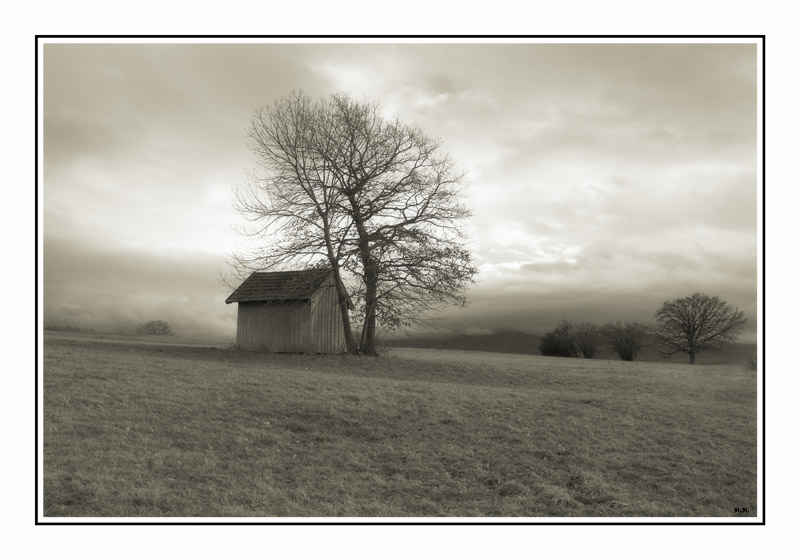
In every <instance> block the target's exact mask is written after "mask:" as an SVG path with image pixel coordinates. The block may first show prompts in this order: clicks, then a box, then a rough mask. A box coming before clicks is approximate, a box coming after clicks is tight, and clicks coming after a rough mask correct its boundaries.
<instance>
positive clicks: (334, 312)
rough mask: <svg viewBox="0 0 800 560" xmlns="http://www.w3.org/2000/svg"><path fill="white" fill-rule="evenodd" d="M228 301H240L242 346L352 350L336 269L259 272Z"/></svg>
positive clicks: (238, 337) (238, 334)
mask: <svg viewBox="0 0 800 560" xmlns="http://www.w3.org/2000/svg"><path fill="white" fill-rule="evenodd" d="M225 303H238V304H239V309H238V319H237V323H236V345H237V346H238V347H239V348H242V349H247V350H268V351H271V352H305V353H309V354H313V353H320V354H335V353H341V352H344V351H345V350H346V347H345V342H344V329H343V327H342V315H341V311H340V309H339V304H338V296H337V293H336V284H335V281H334V279H333V272H332V271H331V270H325V269H311V270H296V271H289V272H254V273H253V274H251V275H250V276H249V277H248V278H247V279H246V280H245V281H244V282H242V285H241V286H239V287H238V288H236V290H235V291H234V292H233V293H232V294H231V295H230V296H229V297H228V299H226V300H225Z"/></svg>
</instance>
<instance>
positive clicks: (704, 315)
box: [654, 293, 747, 364]
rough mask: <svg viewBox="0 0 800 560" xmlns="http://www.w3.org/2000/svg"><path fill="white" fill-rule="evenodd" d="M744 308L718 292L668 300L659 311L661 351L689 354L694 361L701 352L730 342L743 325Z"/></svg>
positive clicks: (667, 353)
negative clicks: (722, 298)
mask: <svg viewBox="0 0 800 560" xmlns="http://www.w3.org/2000/svg"><path fill="white" fill-rule="evenodd" d="M746 321H747V319H746V318H745V316H744V312H742V311H741V310H739V309H738V308H735V307H732V306H731V305H730V304H729V303H727V302H725V301H723V300H721V299H720V298H718V297H716V296H713V297H712V296H709V295H707V294H701V293H695V294H693V295H691V296H689V297H685V298H679V299H674V300H671V301H665V302H664V304H663V305H662V306H661V308H659V310H658V311H656V323H657V324H656V327H655V329H654V333H655V335H656V338H657V340H658V344H659V350H658V351H659V354H661V355H662V356H663V357H667V358H668V357H670V356H672V355H673V354H678V353H683V354H688V356H689V363H690V364H694V363H695V357H696V356H697V354H698V353H700V352H703V351H705V350H721V349H724V348H727V347H728V346H730V344H731V343H732V342H733V341H734V340H736V338H737V337H738V335H739V333H741V331H742V329H743V328H744V324H745V322H746Z"/></svg>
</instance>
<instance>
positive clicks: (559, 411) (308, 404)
mask: <svg viewBox="0 0 800 560" xmlns="http://www.w3.org/2000/svg"><path fill="white" fill-rule="evenodd" d="M43 396H44V412H45V416H44V430H43V438H44V513H45V515H46V516H92V517H103V516H147V517H151V516H181V517H184V516H204V517H205V516H212V517H226V516H258V517H273V516H292V517H300V516H314V517H326V516H348V517H352V516H368V517H384V516H392V517H395V516H397V517H402V516H413V517H429V516H459V517H460V516H479V517H489V516H525V517H535V516H559V517H570V516H614V517H616V516H680V517H690V516H723V517H729V516H733V515H734V508H748V509H747V511H748V513H747V515H755V514H756V378H755V375H754V374H753V373H752V372H747V371H743V370H742V368H741V367H726V366H695V367H689V366H684V365H672V364H653V363H637V362H634V363H630V362H616V361H615V362H611V361H603V360H571V359H558V358H545V357H538V356H520V355H503V354H483V353H471V352H457V351H452V352H437V351H435V350H404V349H394V350H391V351H390V353H389V354H388V355H386V356H384V357H382V358H379V359H362V358H355V357H342V356H302V355H270V354H259V353H246V352H238V351H235V350H233V349H230V348H224V347H219V346H217V347H213V346H203V345H199V344H192V345H187V344H181V343H180V341H179V340H170V341H169V343H166V344H162V343H159V342H157V341H153V340H152V339H151V340H139V339H136V338H135V337H131V338H116V339H103V338H101V337H98V336H91V335H64V334H61V335H57V334H46V335H45V352H44V393H43Z"/></svg>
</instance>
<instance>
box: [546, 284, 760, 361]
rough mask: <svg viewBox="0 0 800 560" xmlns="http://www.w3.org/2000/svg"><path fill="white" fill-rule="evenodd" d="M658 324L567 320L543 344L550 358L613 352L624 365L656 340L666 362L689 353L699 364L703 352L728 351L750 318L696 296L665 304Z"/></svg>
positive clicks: (658, 313) (714, 299)
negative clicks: (677, 355)
mask: <svg viewBox="0 0 800 560" xmlns="http://www.w3.org/2000/svg"><path fill="white" fill-rule="evenodd" d="M655 318H656V322H655V324H654V325H645V324H644V323H638V322H631V321H629V322H625V323H622V322H619V321H617V322H615V323H606V324H604V325H602V326H601V325H597V324H595V323H591V322H587V321H583V322H575V323H573V322H570V321H566V320H564V321H561V323H559V325H558V326H557V327H556V328H554V329H553V330H551V331H549V332H547V333H546V334H545V335H544V337H543V338H542V340H541V342H540V344H539V350H540V351H541V353H542V355H544V356H557V357H563V358H590V359H592V358H597V357H598V356H599V354H600V352H601V351H602V349H604V348H605V349H608V350H610V351H611V352H612V353H613V354H615V355H616V356H618V357H619V359H621V360H624V361H628V362H631V361H634V360H635V359H636V357H637V356H638V355H639V353H640V352H641V351H642V350H643V349H644V348H645V345H646V344H647V343H648V340H653V341H654V344H655V346H656V348H657V350H658V353H659V354H660V355H661V356H662V357H665V358H668V357H670V356H672V355H674V354H680V353H682V354H686V355H687V356H688V357H689V363H690V364H694V363H695V359H696V356H697V354H698V353H700V352H703V351H707V350H724V349H725V348H728V347H729V346H730V345H731V344H732V343H733V342H734V341H735V340H736V338H737V337H738V336H739V334H740V333H741V331H742V330H743V328H744V325H745V322H746V318H745V316H744V313H743V312H742V311H741V310H739V309H738V308H735V307H733V306H731V305H730V304H728V303H727V302H725V301H723V300H722V299H720V298H718V297H716V296H713V297H712V296H709V295H707V294H701V293H695V294H692V295H691V296H688V297H684V298H678V299H674V300H670V301H665V302H664V303H663V304H662V305H661V307H660V308H659V309H658V311H656V313H655Z"/></svg>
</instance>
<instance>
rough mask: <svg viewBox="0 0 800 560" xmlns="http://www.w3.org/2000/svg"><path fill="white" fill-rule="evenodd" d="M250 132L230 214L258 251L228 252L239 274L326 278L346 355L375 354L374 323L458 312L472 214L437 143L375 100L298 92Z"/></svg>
mask: <svg viewBox="0 0 800 560" xmlns="http://www.w3.org/2000/svg"><path fill="white" fill-rule="evenodd" d="M248 132H249V137H250V147H251V148H252V150H253V151H254V153H255V155H256V157H257V159H258V164H259V169H258V170H256V171H254V172H253V173H252V174H251V177H250V179H251V180H250V182H249V184H248V186H247V187H246V188H245V189H242V190H240V191H239V192H238V193H237V200H236V206H237V208H238V209H239V211H240V212H241V213H242V214H243V215H244V216H245V217H246V218H247V219H249V220H250V221H251V222H252V223H253V226H254V227H253V229H252V231H250V232H249V233H251V234H252V235H253V236H254V237H255V238H256V239H258V240H259V241H262V243H259V244H258V246H257V248H255V250H253V251H252V252H249V253H247V254H245V253H240V254H238V255H234V259H233V264H234V266H235V267H236V268H237V270H238V271H239V272H241V273H243V274H246V273H248V272H250V271H252V270H264V269H271V268H278V267H311V266H324V267H326V268H329V269H331V270H332V271H333V277H334V282H335V286H336V291H337V295H338V301H339V309H340V314H341V317H342V326H343V331H344V338H345V343H346V346H347V351H348V352H349V353H353V354H356V353H358V354H367V355H374V354H376V353H377V351H378V348H377V344H376V333H377V329H378V326H379V325H380V326H382V327H385V328H389V329H392V328H402V327H406V326H409V325H410V324H413V323H415V322H418V321H420V320H421V318H424V316H425V314H426V313H428V312H429V311H431V310H432V309H437V308H439V307H442V306H444V305H446V304H455V305H464V304H465V302H466V299H465V295H464V294H465V290H466V287H467V286H468V285H469V284H471V283H472V278H473V276H474V275H475V274H476V273H477V268H476V267H475V266H473V264H472V261H471V256H470V253H469V251H468V250H467V249H466V245H465V239H464V236H463V231H462V223H463V221H464V220H465V219H466V218H467V217H468V216H469V215H470V214H469V211H468V210H467V209H466V208H465V207H464V206H463V205H462V204H461V200H460V191H461V187H462V184H463V175H462V173H461V172H460V171H459V170H458V169H457V168H456V166H455V165H454V163H453V162H452V160H451V159H450V157H449V156H448V155H447V154H446V153H444V152H443V151H442V149H441V145H440V142H439V141H438V140H436V139H433V138H431V137H429V136H428V135H426V134H425V133H424V132H423V131H422V130H420V129H419V128H417V127H414V126H410V125H407V124H405V123H403V122H402V121H401V120H400V119H398V118H394V119H387V118H385V117H384V115H383V113H382V112H381V110H380V108H379V106H378V105H377V104H376V103H370V102H366V101H357V100H353V99H351V98H350V97H348V96H347V95H345V94H334V95H331V96H330V97H327V98H324V99H320V100H317V101H314V100H311V99H310V98H309V97H307V96H306V95H305V94H303V93H302V92H296V93H293V94H291V95H290V96H288V97H286V98H284V99H281V100H278V101H276V102H275V103H273V104H272V105H271V106H268V107H264V108H262V109H260V110H258V111H257V112H256V113H255V115H254V116H253V120H252V123H251V126H250V129H249V131H248ZM351 302H352V304H354V305H355V308H356V310H355V312H354V315H355V316H354V317H353V318H352V320H351V317H350V305H351ZM359 328H360V333H359V332H357V330H358V329H359Z"/></svg>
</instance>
